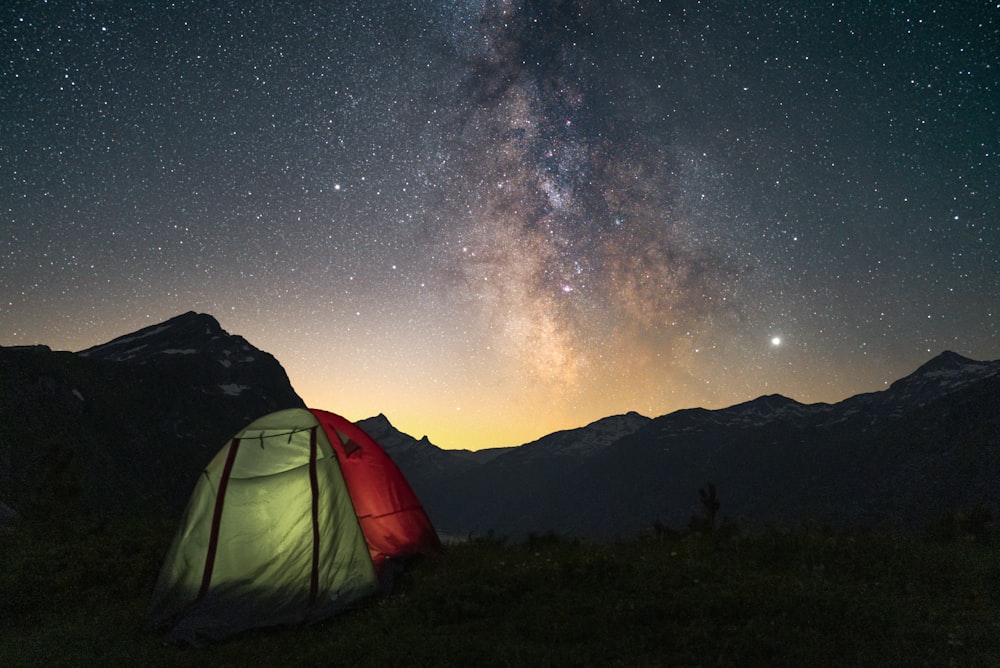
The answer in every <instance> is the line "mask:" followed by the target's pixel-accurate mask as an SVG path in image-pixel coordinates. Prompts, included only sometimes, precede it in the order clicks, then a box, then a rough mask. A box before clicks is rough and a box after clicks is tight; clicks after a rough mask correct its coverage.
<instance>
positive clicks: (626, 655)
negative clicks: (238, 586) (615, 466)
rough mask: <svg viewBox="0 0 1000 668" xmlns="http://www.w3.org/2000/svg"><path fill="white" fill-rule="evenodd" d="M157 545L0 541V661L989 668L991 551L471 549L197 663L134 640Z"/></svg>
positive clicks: (156, 541)
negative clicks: (328, 615) (356, 602)
mask: <svg viewBox="0 0 1000 668" xmlns="http://www.w3.org/2000/svg"><path fill="white" fill-rule="evenodd" d="M171 532H172V529H171V528H170V527H168V526H166V525H162V524H157V525H153V526H141V527H140V528H136V527H135V526H133V527H126V526H106V527H103V528H101V529H91V530H87V531H83V530H63V531H58V530H52V529H50V530H47V531H39V530H37V529H32V528H31V527H19V528H18V529H17V530H16V531H12V532H7V533H3V534H0V547H2V549H0V665H2V666H43V665H44V666H92V665H100V666H118V665H122V666H230V665H232V666H237V665H240V666H245V665H262V666H266V665H280V666H294V665H307V666H321V665H322V666H339V665H345V666H346V665H360V666H402V665H407V666H546V665H550V666H588V665H594V666H919V665H926V666H997V665H1000V548H998V546H996V545H988V544H985V545H984V544H981V543H976V542H971V541H966V540H949V541H943V540H931V539H928V538H925V537H920V536H907V535H897V534H890V533H868V532H834V531H830V530H822V529H818V528H801V529H797V530H793V531H762V532H755V533H749V534H725V535H722V534H720V533H719V532H716V533H709V534H697V533H696V534H689V535H666V534H660V535H651V536H648V537H645V538H637V539H635V540H631V541H627V542H620V543H594V542H576V541H569V540H565V539H560V538H558V537H553V536H543V537H536V538H534V539H531V540H528V541H526V542H523V543H518V544H508V543H507V542H506V541H504V540H496V539H492V538H483V539H476V540H471V541H469V542H466V543H462V544H456V545H450V546H448V547H447V548H446V549H445V551H444V553H443V554H441V555H439V556H437V557H434V558H427V559H424V560H422V561H420V562H418V563H415V564H413V565H411V567H410V568H409V569H408V571H407V572H406V573H405V574H404V575H403V576H402V577H401V578H400V579H399V580H398V581H397V583H396V586H395V587H394V589H393V591H392V593H391V594H388V595H384V596H381V597H378V598H375V599H372V600H370V601H368V602H367V603H365V604H364V605H362V606H361V607H359V608H358V609H356V610H353V611H351V612H348V613H346V614H344V615H341V616H339V617H337V618H334V619H332V620H329V621H327V622H324V623H321V624H316V625H314V626H311V627H304V628H295V629H269V630H261V631H254V632H249V633H246V634H243V635H241V636H239V637H237V638H235V639H233V640H230V641H228V642H225V643H220V644H215V645H210V646H206V647H199V648H194V647H180V646H175V645H171V644H167V643H165V642H164V641H163V639H162V638H161V637H160V636H159V635H157V634H155V633H152V632H150V631H148V630H146V628H145V619H144V614H145V606H146V604H147V601H148V598H149V594H150V591H151V588H152V585H153V582H154V580H155V578H156V574H157V572H158V570H159V566H160V562H161V560H162V557H163V555H164V553H165V551H166V548H167V545H168V543H169V540H170V537H171Z"/></svg>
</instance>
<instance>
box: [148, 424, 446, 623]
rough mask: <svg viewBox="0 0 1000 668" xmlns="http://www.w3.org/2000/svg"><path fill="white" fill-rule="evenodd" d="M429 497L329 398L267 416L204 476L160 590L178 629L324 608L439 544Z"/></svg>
mask: <svg viewBox="0 0 1000 668" xmlns="http://www.w3.org/2000/svg"><path fill="white" fill-rule="evenodd" d="M439 547H440V543H439V541H438V536H437V534H436V533H435V531H434V527H433V526H432V525H431V522H430V520H429V519H428V517H427V514H426V513H425V512H424V509H423V507H422V506H421V504H420V501H419V500H418V499H417V497H416V495H415V494H414V493H413V490H412V489H411V488H410V486H409V484H408V483H407V482H406V479H405V478H404V477H403V474H402V473H401V472H400V471H399V469H398V468H397V467H396V465H395V464H394V463H393V461H392V460H391V459H390V458H389V456H388V455H386V454H385V451H384V450H382V448H381V447H380V446H379V445H378V444H377V443H376V442H375V441H374V440H372V439H371V438H370V437H369V436H368V435H367V434H365V433H364V431H362V430H361V429H360V428H358V427H357V426H355V425H354V424H352V423H351V422H349V421H348V420H345V419H344V418H342V417H340V416H338V415H334V414H333V413H328V412H326V411H321V410H306V409H304V408H293V409H289V410H284V411H278V412H277V413H272V414H270V415H267V416H264V417H262V418H260V419H258V420H256V421H254V422H253V423H251V424H250V425H248V426H247V427H246V428H244V429H243V430H242V431H241V432H239V433H238V434H236V436H234V437H233V439H232V441H230V443H229V444H228V445H226V446H225V447H223V448H222V450H221V451H220V452H219V453H218V454H217V455H216V456H215V458H214V459H213V460H212V461H211V462H210V463H209V465H208V466H207V467H206V468H205V470H204V472H203V474H202V475H201V476H200V478H199V480H198V483H197V485H196V486H195V489H194V492H193V493H192V495H191V500H190V501H189V503H188V507H187V510H186V511H185V513H184V517H183V519H182V521H181V526H180V528H179V529H178V532H177V535H176V536H175V537H174V542H173V545H172V546H171V548H170V551H169V552H168V554H167V558H166V560H165V562H164V564H163V568H162V570H161V571H160V577H159V579H158V580H157V583H156V587H155V589H154V591H153V597H152V601H151V604H150V610H149V616H150V621H151V622H152V624H153V626H154V627H157V628H161V629H168V630H169V633H170V635H171V637H173V638H175V639H178V640H187V641H195V640H197V639H198V638H209V639H218V638H224V637H226V636H229V635H232V634H234V633H238V632H240V631H243V630H245V629H249V628H254V627H260V626H273V625H279V624H297V623H301V622H307V621H314V620H318V619H323V618H325V617H329V616H330V615H333V614H335V613H337V612H338V611H340V610H343V609H344V608H345V607H348V606H350V605H351V604H353V603H355V602H357V601H358V600H359V599H361V598H364V597H365V596H368V595H370V594H372V593H373V592H374V591H376V589H377V588H378V586H379V580H380V576H382V575H383V574H384V573H386V572H387V571H388V570H389V568H390V566H391V564H390V560H391V561H393V562H399V561H401V560H404V559H406V558H407V557H411V556H414V555H416V554H420V553H427V552H430V551H434V550H437V549H438V548H439Z"/></svg>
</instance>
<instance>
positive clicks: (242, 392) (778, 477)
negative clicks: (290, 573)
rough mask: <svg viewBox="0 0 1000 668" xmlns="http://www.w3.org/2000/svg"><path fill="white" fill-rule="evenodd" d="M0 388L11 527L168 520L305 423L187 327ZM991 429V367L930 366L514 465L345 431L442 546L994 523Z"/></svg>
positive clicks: (583, 436)
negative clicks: (36, 513) (406, 486)
mask: <svg viewBox="0 0 1000 668" xmlns="http://www.w3.org/2000/svg"><path fill="white" fill-rule="evenodd" d="M0 370H2V371H3V373H2V374H0V417H4V418H6V419H7V421H8V423H10V422H13V423H15V424H17V425H19V426H18V427H17V428H16V429H15V430H13V431H11V432H10V433H8V434H6V435H5V436H0V503H2V504H4V506H3V507H4V508H9V509H10V510H11V512H7V511H5V516H8V517H9V516H10V515H11V514H12V513H17V512H18V511H20V510H21V509H23V508H25V507H28V506H31V505H32V503H34V502H37V501H38V500H39V499H40V498H45V497H46V496H47V495H48V496H53V495H54V496H56V497H58V499H56V501H58V502H60V503H61V502H63V501H66V500H70V501H78V500H85V501H86V503H85V504H83V505H85V506H87V507H88V508H90V509H97V510H98V511H104V512H112V511H114V510H116V509H117V508H118V506H123V507H124V506H128V505H129V504H133V505H135V506H136V507H142V508H150V509H153V510H155V511H157V512H168V513H177V512H179V508H180V507H182V506H183V504H184V503H185V502H186V500H187V495H188V493H189V491H190V487H191V485H192V484H193V481H194V479H195V478H196V477H197V475H198V472H199V471H200V470H201V468H202V467H203V466H204V464H205V463H207V461H208V459H209V458H210V457H211V456H212V455H214V453H215V452H216V451H217V449H218V448H219V447H221V445H222V444H223V443H224V441H225V440H226V439H228V438H229V437H230V436H231V435H232V434H233V433H235V431H237V430H238V429H239V428H242V427H243V426H245V424H246V423H248V422H249V421H251V420H252V419H255V418H256V417H259V416H260V415H262V414H264V413H267V412H271V411H272V410H277V409H279V408H286V407H292V406H304V403H303V402H302V400H301V398H300V397H299V396H298V395H297V394H296V393H295V391H294V389H293V388H292V386H291V383H290V382H289V380H288V377H287V375H286V374H285V372H284V369H282V368H281V365H280V363H278V361H277V360H276V359H275V358H274V357H273V356H272V355H270V354H269V353H266V352H264V351H261V350H259V349H257V348H255V347H253V346H252V344H250V343H249V342H248V341H247V340H246V339H245V338H243V337H242V336H239V335H235V334H229V333H228V332H225V330H223V329H222V328H221V326H220V325H219V323H218V321H217V320H216V319H215V318H214V317H212V316H210V315H207V314H199V313H195V312H187V313H184V314H181V315H179V316H176V317H174V318H171V319H169V320H167V321H164V322H163V323H158V324H154V325H150V326H148V327H144V328H142V329H140V330H137V331H136V332H133V333H131V334H126V335H123V336H120V337H116V338H115V339H113V340H111V341H109V342H107V343H104V344H100V345H97V346H92V347H90V348H87V349H86V350H82V351H79V352H77V353H71V352H67V351H52V350H51V349H49V348H48V347H47V346H44V345H37V346H17V347H7V348H3V347H0ZM123 406H124V409H122V407H123ZM330 408H332V409H333V410H334V411H335V410H336V407H330ZM123 415H125V416H126V417H125V418H123V417H122V416H123ZM133 416H134V417H133ZM998 416H1000V361H977V360H971V359H969V358H966V357H963V356H962V355H959V354H957V353H954V352H952V351H944V352H942V353H940V354H939V355H936V356H935V357H933V358H931V359H930V360H928V361H927V362H925V363H923V364H921V365H920V366H919V367H918V368H917V369H916V370H915V371H913V372H912V373H910V374H908V375H906V376H905V377H903V378H900V379H898V380H897V381H895V382H893V383H892V384H890V385H889V386H888V387H887V388H885V389H884V390H879V391H877V392H869V393H862V394H858V395H854V396H852V397H848V398H846V399H844V400H842V401H839V402H837V403H834V404H826V403H814V404H803V403H800V402H798V401H796V400H794V399H791V398H788V397H785V396H782V395H779V394H766V395H761V396H759V397H756V398H754V399H751V400H748V401H745V402H741V403H738V404H734V405H732V406H728V407H725V408H721V409H716V410H707V409H703V408H691V409H684V410H679V411H674V412H672V413H668V414H665V415H661V416H658V417H652V418H650V417H646V416H643V415H640V414H638V413H635V412H627V413H624V414H620V415H613V416H608V417H605V418H601V419H598V420H595V421H593V422H591V423H589V424H587V425H584V426H581V427H577V428H573V429H566V430H561V431H557V432H554V433H552V434H547V435H545V436H542V437H541V438H538V439H536V440H534V441H531V442H529V443H525V444H522V445H519V446H513V447H508V448H494V449H489V450H483V451H469V450H444V449H442V448H440V447H438V446H436V445H435V444H433V443H432V442H431V441H430V439H429V438H428V437H427V436H423V437H421V438H419V439H418V438H414V437H412V436H410V435H408V434H405V433H403V432H401V431H399V430H398V429H397V428H396V427H395V426H393V425H392V423H391V421H390V420H389V418H388V417H387V416H386V415H384V414H382V413H379V414H377V415H375V416H373V417H371V418H366V419H364V420H360V421H358V425H359V426H361V427H362V428H363V429H365V430H366V431H368V433H369V434H370V435H372V436H373V437H374V438H375V439H376V440H377V441H379V442H380V443H382V445H383V447H384V448H385V450H386V452H387V453H388V454H389V455H390V457H392V458H393V459H394V460H395V461H396V462H397V464H398V465H399V466H400V468H401V469H402V470H403V472H404V474H405V475H406V476H407V477H408V479H409V480H410V483H411V485H412V486H413V487H414V489H415V491H417V494H418V496H420V498H421V499H422V501H423V503H424V506H425V508H426V509H427V510H428V512H429V513H430V515H431V517H432V519H433V520H434V522H435V524H436V525H437V526H438V528H439V529H440V530H442V531H443V532H444V533H446V534H454V535H467V534H469V533H477V532H487V531H496V532H499V533H505V534H510V535H524V534H527V533H531V532H544V531H549V530H552V531H557V532H560V533H566V534H571V535H581V536H626V535H631V534H634V533H636V532H639V531H642V530H644V529H646V528H648V527H649V526H650V525H651V524H652V523H667V524H670V525H673V526H677V525H683V524H684V523H686V522H687V520H688V519H689V518H690V517H691V515H692V514H697V513H698V512H699V501H698V490H699V489H701V488H702V487H703V486H704V485H706V484H707V483H708V482H713V483H714V484H715V486H716V488H717V489H718V490H719V494H720V496H721V499H722V513H723V514H730V515H732V516H734V517H739V518H740V519H741V520H743V521H746V522H747V523H782V522H796V521H802V520H803V519H806V518H813V519H818V520H822V521H830V522H852V523H873V522H875V523H879V522H882V523H884V522H889V523H898V524H903V525H913V524H914V523H916V522H919V520H920V518H922V517H923V518H925V517H927V516H928V515H929V514H933V513H939V512H945V511H947V510H948V509H951V508H954V507H958V506H960V505H961V504H968V503H987V504H992V505H994V506H995V505H998V504H1000V492H998V491H997V490H996V489H995V488H996V485H995V484H993V481H994V480H995V479H997V478H1000V456H998V453H1000V417H998ZM22 417H23V419H21V420H20V422H18V420H16V419H15V418H22ZM133 422H134V424H133ZM22 423H23V424H22ZM26 499H27V500H28V501H30V502H31V503H29V502H28V501H26ZM43 505H44V504H43ZM49 505H50V506H52V508H50V509H51V510H55V508H56V507H58V505H59V504H58V503H50V504H49Z"/></svg>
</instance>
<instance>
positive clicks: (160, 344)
mask: <svg viewBox="0 0 1000 668" xmlns="http://www.w3.org/2000/svg"><path fill="white" fill-rule="evenodd" d="M219 337H225V338H227V339H236V340H239V341H242V338H241V337H231V336H230V335H229V334H228V333H227V332H226V331H225V330H223V329H222V326H221V325H220V324H219V321H218V320H216V319H215V318H214V317H213V316H211V315H208V314H207V313H195V312H194V311H188V312H187V313H182V314H181V315H178V316H174V317H173V318H170V319H169V320H165V321H163V322H161V323H157V324H155V325H149V326H148V327H143V328H142V329H139V330H136V331H134V332H132V333H130V334H124V335H122V336H119V337H118V338H115V339H112V340H111V341H108V342H107V343H102V344H99V345H96V346H92V347H90V348H87V349H86V350H81V351H79V353H78V354H79V355H80V356H81V357H94V358H100V359H112V360H115V361H119V362H120V361H124V360H129V359H134V358H140V359H141V358H147V357H149V356H150V355H155V354H158V353H183V352H186V351H188V350H191V351H194V350H197V349H200V348H202V347H204V345H205V343H206V342H209V341H213V340H216V339H218V338H219Z"/></svg>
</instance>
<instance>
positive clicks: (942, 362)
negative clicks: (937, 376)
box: [915, 350, 982, 374]
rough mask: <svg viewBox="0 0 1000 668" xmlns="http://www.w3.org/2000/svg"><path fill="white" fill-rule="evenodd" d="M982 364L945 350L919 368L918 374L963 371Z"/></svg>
mask: <svg viewBox="0 0 1000 668" xmlns="http://www.w3.org/2000/svg"><path fill="white" fill-rule="evenodd" d="M979 364H982V362H977V361H975V360H971V359H969V358H968V357H963V356H961V355H959V354H958V353H956V352H952V351H950V350H945V351H944V352H943V353H941V354H940V355H938V356H937V357H933V358H931V359H930V360H928V361H927V362H925V363H924V364H922V365H921V366H920V367H918V368H917V370H916V372H915V373H916V374H922V373H928V372H936V371H954V370H956V369H961V368H962V367H966V366H969V365H979Z"/></svg>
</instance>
